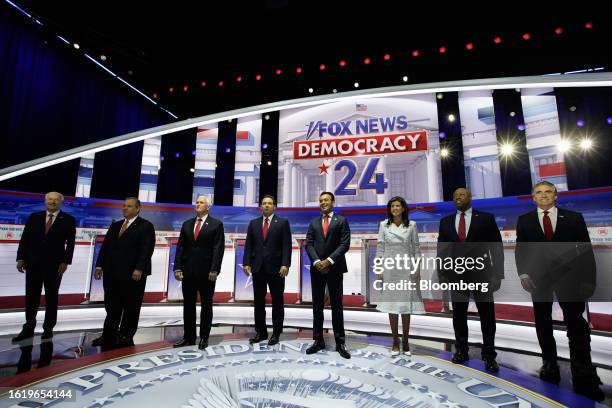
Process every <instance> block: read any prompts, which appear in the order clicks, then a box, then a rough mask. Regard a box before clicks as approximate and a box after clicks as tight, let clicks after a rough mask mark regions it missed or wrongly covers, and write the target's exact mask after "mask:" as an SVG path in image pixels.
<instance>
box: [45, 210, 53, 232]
mask: <svg viewBox="0 0 612 408" xmlns="http://www.w3.org/2000/svg"><path fill="white" fill-rule="evenodd" d="M51 225H53V214H49V219H47V223H46V224H45V235H47V233H48V232H49V229H50V228H51Z"/></svg>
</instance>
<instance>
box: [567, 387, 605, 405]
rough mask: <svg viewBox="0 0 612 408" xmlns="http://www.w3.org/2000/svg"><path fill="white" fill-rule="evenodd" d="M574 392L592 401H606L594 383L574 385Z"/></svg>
mask: <svg viewBox="0 0 612 408" xmlns="http://www.w3.org/2000/svg"><path fill="white" fill-rule="evenodd" d="M574 392H575V393H576V394H580V395H582V396H585V397H587V398H590V399H592V400H593V401H598V402H602V401H603V400H605V399H606V396H605V394H604V393H603V391H602V390H601V388H599V385H598V384H595V383H591V384H581V383H576V384H574Z"/></svg>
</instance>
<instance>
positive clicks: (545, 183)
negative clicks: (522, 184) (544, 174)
mask: <svg viewBox="0 0 612 408" xmlns="http://www.w3.org/2000/svg"><path fill="white" fill-rule="evenodd" d="M539 186H547V187H552V188H553V190H555V194H557V187H556V186H555V185H554V184H553V183H551V182H550V181H546V180H542V181H538V182H537V183H536V184H535V185H534V186H533V188H532V189H531V195H534V194H535V191H536V188H538V187H539Z"/></svg>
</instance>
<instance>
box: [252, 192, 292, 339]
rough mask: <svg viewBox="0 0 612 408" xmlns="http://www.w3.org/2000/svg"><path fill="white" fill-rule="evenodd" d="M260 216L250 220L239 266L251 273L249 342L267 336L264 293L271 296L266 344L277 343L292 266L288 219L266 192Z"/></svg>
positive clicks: (281, 327) (283, 316) (281, 328)
mask: <svg viewBox="0 0 612 408" xmlns="http://www.w3.org/2000/svg"><path fill="white" fill-rule="evenodd" d="M260 205H261V210H262V212H263V216H262V217H257V218H255V219H253V220H251V222H250V223H249V226H248V228H247V237H246V243H245V244H244V256H243V258H242V267H243V269H244V273H246V274H247V275H251V274H253V296H254V304H255V308H254V309H255V331H256V333H255V337H253V338H251V339H249V343H251V344H253V343H259V342H260V341H262V340H266V339H267V338H268V329H267V327H266V292H267V291H268V286H269V287H270V295H271V296H272V327H273V329H272V337H270V340H269V341H268V345H270V346H273V345H275V344H277V343H278V341H279V337H280V334H281V333H282V332H283V320H284V318H285V303H284V298H283V295H284V293H285V277H286V276H287V274H288V273H289V267H290V266H291V229H290V227H289V221H288V220H287V219H286V218H282V217H279V216H277V215H276V214H274V210H276V199H275V198H274V197H273V196H271V195H265V196H263V198H262V199H261V204H260Z"/></svg>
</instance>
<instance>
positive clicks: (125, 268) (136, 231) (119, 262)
mask: <svg viewBox="0 0 612 408" xmlns="http://www.w3.org/2000/svg"><path fill="white" fill-rule="evenodd" d="M124 221H125V220H124V219H122V220H119V221H116V222H113V223H112V224H111V225H110V227H109V228H108V231H107V232H106V235H105V236H104V242H103V243H102V247H101V248H100V253H99V254H98V260H97V261H96V267H99V268H102V270H103V271H104V275H105V276H112V277H115V278H117V279H121V280H129V279H131V277H132V272H134V270H135V269H138V270H140V271H142V274H143V275H144V276H147V275H150V274H151V256H152V255H153V250H154V249H155V228H154V227H153V224H151V222H150V221H147V220H145V219H144V218H142V217H140V216H138V217H137V218H136V219H135V220H134V221H133V222H132V224H130V226H129V227H128V228H127V229H126V230H125V231H124V232H123V235H121V237H119V231H120V230H121V226H122V225H123V222H124Z"/></svg>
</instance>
